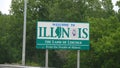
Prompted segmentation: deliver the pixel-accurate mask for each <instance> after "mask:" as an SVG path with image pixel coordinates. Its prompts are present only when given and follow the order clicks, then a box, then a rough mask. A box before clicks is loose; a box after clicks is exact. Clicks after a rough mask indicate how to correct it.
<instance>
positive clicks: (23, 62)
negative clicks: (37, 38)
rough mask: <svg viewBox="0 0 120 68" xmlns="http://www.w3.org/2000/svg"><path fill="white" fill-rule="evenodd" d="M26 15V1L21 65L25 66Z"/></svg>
mask: <svg viewBox="0 0 120 68" xmlns="http://www.w3.org/2000/svg"><path fill="white" fill-rule="evenodd" d="M26 14H27V0H24V26H23V47H22V65H25V49H26Z"/></svg>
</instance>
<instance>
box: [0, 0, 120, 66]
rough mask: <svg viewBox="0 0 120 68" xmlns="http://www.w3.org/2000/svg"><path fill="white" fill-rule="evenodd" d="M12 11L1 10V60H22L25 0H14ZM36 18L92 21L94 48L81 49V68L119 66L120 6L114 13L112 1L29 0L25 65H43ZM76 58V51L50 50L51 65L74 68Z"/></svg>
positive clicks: (118, 3) (42, 52)
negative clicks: (3, 11) (5, 12)
mask: <svg viewBox="0 0 120 68" xmlns="http://www.w3.org/2000/svg"><path fill="white" fill-rule="evenodd" d="M116 5H117V6H118V7H119V8H120V1H117V3H116ZM10 13H11V15H3V14H2V13H1V12H0V32H1V33H0V53H1V56H0V63H21V54H22V53H21V52H22V35H23V13H24V0H12V5H11V10H10ZM36 21H66V22H89V23H90V46H91V48H90V50H88V51H81V53H80V54H81V55H80V58H81V60H80V65H81V68H112V67H114V68H120V65H119V64H120V59H119V56H120V55H119V52H120V46H119V45H120V42H119V41H120V39H119V36H120V9H119V11H118V12H115V11H114V10H113V4H112V1H111V0H83V1H81V0H49V1H48V0H28V3H27V32H26V33H27V35H26V36H27V37H26V64H27V65H32V66H44V65H45V61H44V59H45V50H39V49H36V47H35V46H36V42H35V41H36ZM76 57H77V55H76V51H69V52H66V51H64V53H62V51H61V53H60V51H56V50H50V51H49V66H50V67H57V68H75V67H76V63H77V62H76V60H77V59H76ZM11 58H14V59H11Z"/></svg>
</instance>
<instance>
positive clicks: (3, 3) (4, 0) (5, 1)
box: [0, 0, 11, 14]
mask: <svg viewBox="0 0 120 68" xmlns="http://www.w3.org/2000/svg"><path fill="white" fill-rule="evenodd" d="M10 5H11V0H0V11H1V12H2V13H3V14H9V10H10Z"/></svg>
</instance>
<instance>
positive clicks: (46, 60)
mask: <svg viewBox="0 0 120 68" xmlns="http://www.w3.org/2000/svg"><path fill="white" fill-rule="evenodd" d="M45 68H48V49H46V55H45Z"/></svg>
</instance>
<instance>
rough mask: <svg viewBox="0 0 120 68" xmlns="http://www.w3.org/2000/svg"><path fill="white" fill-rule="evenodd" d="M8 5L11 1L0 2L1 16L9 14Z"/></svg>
mask: <svg viewBox="0 0 120 68" xmlns="http://www.w3.org/2000/svg"><path fill="white" fill-rule="evenodd" d="M116 1H118V0H112V2H113V4H114V5H115V3H116ZM10 5H11V0H0V11H1V12H2V13H3V14H9V10H10ZM114 10H116V11H117V10H118V7H117V6H114Z"/></svg>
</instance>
